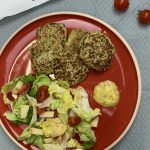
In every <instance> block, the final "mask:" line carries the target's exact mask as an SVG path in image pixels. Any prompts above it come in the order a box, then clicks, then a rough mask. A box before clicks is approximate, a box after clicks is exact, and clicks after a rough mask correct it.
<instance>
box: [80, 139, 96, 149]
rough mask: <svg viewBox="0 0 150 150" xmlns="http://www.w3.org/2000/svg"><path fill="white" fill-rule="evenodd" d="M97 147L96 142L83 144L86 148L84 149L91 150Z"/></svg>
mask: <svg viewBox="0 0 150 150" xmlns="http://www.w3.org/2000/svg"><path fill="white" fill-rule="evenodd" d="M94 145H95V142H94V141H89V142H85V143H82V146H83V147H84V149H90V148H92V147H93V146H94Z"/></svg>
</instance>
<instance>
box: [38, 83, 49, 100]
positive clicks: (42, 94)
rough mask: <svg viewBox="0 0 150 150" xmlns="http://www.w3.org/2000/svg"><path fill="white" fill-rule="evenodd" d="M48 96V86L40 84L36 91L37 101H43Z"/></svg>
mask: <svg viewBox="0 0 150 150" xmlns="http://www.w3.org/2000/svg"><path fill="white" fill-rule="evenodd" d="M48 97H49V94H48V86H45V85H44V86H40V87H39V89H38V92H37V97H36V98H37V100H38V101H39V102H42V101H44V100H45V99H46V98H48Z"/></svg>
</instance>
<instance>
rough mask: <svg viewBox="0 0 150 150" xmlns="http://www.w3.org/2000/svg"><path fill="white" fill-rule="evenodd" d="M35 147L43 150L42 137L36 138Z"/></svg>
mask: <svg viewBox="0 0 150 150" xmlns="http://www.w3.org/2000/svg"><path fill="white" fill-rule="evenodd" d="M33 145H35V146H38V147H39V148H40V149H43V138H42V136H40V135H38V136H36V137H35V140H34V142H33Z"/></svg>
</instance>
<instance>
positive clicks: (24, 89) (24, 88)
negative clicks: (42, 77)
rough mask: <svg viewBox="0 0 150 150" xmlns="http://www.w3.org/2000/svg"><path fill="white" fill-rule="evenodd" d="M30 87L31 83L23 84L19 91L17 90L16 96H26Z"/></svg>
mask: <svg viewBox="0 0 150 150" xmlns="http://www.w3.org/2000/svg"><path fill="white" fill-rule="evenodd" d="M31 86H32V85H31V83H24V84H23V86H22V87H21V88H20V89H18V91H17V95H20V94H22V95H25V94H27V93H28V92H29V90H30V89H31Z"/></svg>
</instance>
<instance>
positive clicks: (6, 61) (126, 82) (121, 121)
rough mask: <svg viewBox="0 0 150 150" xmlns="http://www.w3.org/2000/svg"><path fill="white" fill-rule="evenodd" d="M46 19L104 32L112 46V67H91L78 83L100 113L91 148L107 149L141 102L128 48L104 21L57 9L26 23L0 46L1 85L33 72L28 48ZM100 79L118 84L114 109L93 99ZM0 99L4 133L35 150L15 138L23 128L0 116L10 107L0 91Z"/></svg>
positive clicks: (138, 80)
mask: <svg viewBox="0 0 150 150" xmlns="http://www.w3.org/2000/svg"><path fill="white" fill-rule="evenodd" d="M48 22H62V23H64V24H65V25H66V27H67V28H68V29H69V30H70V29H72V28H81V29H85V30H88V31H99V32H103V33H105V34H106V35H107V36H108V37H109V38H110V39H111V41H112V42H113V44H114V45H115V48H116V54H115V57H114V59H113V63H112V66H111V67H110V68H109V69H108V70H107V71H105V72H104V73H99V72H96V71H92V70H91V71H90V73H89V75H88V77H87V78H86V79H85V80H84V81H83V82H82V83H81V84H80V86H83V87H84V88H85V89H86V91H87V92H88V94H89V100H90V104H91V105H92V107H93V108H94V107H100V108H101V113H102V114H101V117H100V121H99V126H98V128H97V129H96V130H95V133H96V137H97V142H96V145H95V147H94V148H92V150H103V149H109V148H111V147H112V146H114V145H115V144H116V143H117V142H118V141H119V140H120V139H121V138H122V137H123V136H124V135H125V133H126V132H127V130H128V129H129V128H130V126H131V124H132V123H133V120H134V118H135V115H136V113H137V110H138V106H139V103H140V95H141V78H140V72H139V67H138V64H137V61H136V58H135V56H134V54H133V52H132V50H131V48H130V47H129V45H128V44H127V43H126V41H125V40H124V39H123V38H122V37H121V35H120V34H119V33H118V32H117V31H115V30H114V29H113V28H112V27H110V26H109V25H107V24H106V23H104V22H103V21H101V20H98V19H96V18H94V17H91V16H88V15H84V14H79V13H72V12H59V13H53V14H48V15H45V16H42V17H39V18H37V19H35V20H32V21H31V22H29V23H27V24H26V25H24V26H23V27H21V29H19V30H18V31H17V32H16V33H15V34H14V35H13V36H12V37H11V38H10V39H9V40H8V42H7V43H6V44H5V46H4V47H3V49H2V53H1V56H0V74H1V76H0V86H2V85H4V84H5V83H6V82H8V81H9V80H11V79H14V78H15V77H17V76H19V75H23V74H28V73H29V72H31V71H32V69H31V63H30V60H29V52H28V50H27V47H28V46H29V45H30V44H31V42H32V41H33V40H35V38H36V30H37V28H39V27H40V26H42V25H43V24H45V23H48ZM103 80H112V81H114V82H115V83H116V84H117V85H118V87H119V90H120V101H119V104H118V105H117V106H116V107H114V108H104V107H101V106H100V105H98V104H97V103H96V102H95V101H94V100H93V98H92V94H93V89H94V86H95V85H96V84H98V83H99V82H101V81H103ZM0 99H1V100H0V106H1V109H0V117H1V118H0V119H1V125H2V127H3V128H4V130H5V131H6V133H7V134H8V135H9V136H10V138H12V139H13V141H14V142H15V143H16V144H18V145H19V146H20V147H21V148H23V149H28V150H30V149H36V148H35V147H34V146H31V145H26V143H25V142H18V141H17V140H16V138H17V136H18V135H19V134H20V133H21V132H22V128H23V127H22V126H17V125H14V124H12V123H10V122H9V121H7V120H6V119H5V117H3V113H4V112H5V111H7V110H8V109H9V108H8V107H7V106H6V105H4V103H3V100H2V94H1V95H0Z"/></svg>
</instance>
